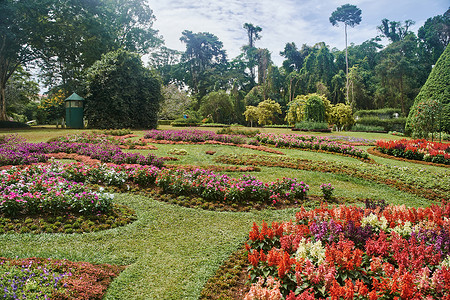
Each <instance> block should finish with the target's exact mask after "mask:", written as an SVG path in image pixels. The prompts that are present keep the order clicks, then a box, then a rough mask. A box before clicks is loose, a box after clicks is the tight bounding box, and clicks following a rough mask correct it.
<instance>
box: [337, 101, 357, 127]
mask: <svg viewBox="0 0 450 300" xmlns="http://www.w3.org/2000/svg"><path fill="white" fill-rule="evenodd" d="M331 123H333V124H334V125H336V127H337V129H338V131H339V130H341V129H344V128H349V127H350V126H352V125H353V124H354V123H355V119H354V118H353V113H352V108H351V106H350V105H346V104H344V103H338V104H336V105H335V106H333V109H332V111H331Z"/></svg>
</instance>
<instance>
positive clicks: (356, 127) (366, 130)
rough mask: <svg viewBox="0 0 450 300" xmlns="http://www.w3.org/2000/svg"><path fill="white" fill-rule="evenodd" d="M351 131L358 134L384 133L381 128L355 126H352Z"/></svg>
mask: <svg viewBox="0 0 450 300" xmlns="http://www.w3.org/2000/svg"><path fill="white" fill-rule="evenodd" d="M352 131H360V132H382V131H385V130H384V127H383V126H373V125H363V124H355V125H353V126H352Z"/></svg>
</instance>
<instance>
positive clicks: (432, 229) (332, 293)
mask: <svg viewBox="0 0 450 300" xmlns="http://www.w3.org/2000/svg"><path fill="white" fill-rule="evenodd" d="M372 204H373V203H372ZM370 206H371V208H366V209H362V208H358V207H354V206H339V207H328V206H322V207H320V208H317V209H314V210H311V211H306V210H304V209H302V210H301V211H300V212H297V213H296V219H295V221H294V222H292V221H290V222H281V223H277V222H273V223H272V226H271V227H269V226H267V224H266V223H264V222H263V223H262V226H261V228H260V227H259V226H258V225H256V224H254V225H253V228H252V231H251V232H250V233H249V241H248V244H246V250H247V252H248V260H249V263H250V265H249V275H250V276H249V277H250V280H251V282H252V283H253V285H252V287H251V289H250V292H249V293H248V294H247V296H246V298H245V299H266V298H261V295H272V298H270V299H290V300H294V299H325V298H327V299H329V297H330V298H331V299H448V297H449V296H450V258H449V253H450V234H449V230H450V221H449V217H450V204H448V203H447V204H443V205H442V206H437V205H434V206H431V207H427V208H406V207H404V206H381V207H380V206H376V205H368V207H370ZM374 206H375V207H374ZM267 299H268V298H267Z"/></svg>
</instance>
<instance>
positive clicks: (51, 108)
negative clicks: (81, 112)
mask: <svg viewBox="0 0 450 300" xmlns="http://www.w3.org/2000/svg"><path fill="white" fill-rule="evenodd" d="M67 97H68V93H67V92H66V91H64V90H58V91H56V92H53V93H51V94H50V95H48V96H47V97H46V98H43V99H42V100H41V103H40V105H39V107H38V108H39V109H41V110H43V111H44V112H45V117H46V120H48V121H53V122H54V121H56V120H60V119H62V118H64V116H65V106H64V100H65V99H66V98H67Z"/></svg>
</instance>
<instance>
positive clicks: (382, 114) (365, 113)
mask: <svg viewBox="0 0 450 300" xmlns="http://www.w3.org/2000/svg"><path fill="white" fill-rule="evenodd" d="M395 113H397V114H398V115H400V114H401V113H402V110H401V109H399V108H382V109H369V110H358V111H357V112H355V113H354V116H355V117H360V118H365V117H378V118H380V119H390V118H392V117H393V115H394V114H395Z"/></svg>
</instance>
